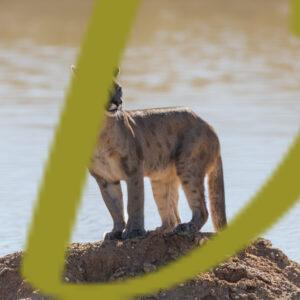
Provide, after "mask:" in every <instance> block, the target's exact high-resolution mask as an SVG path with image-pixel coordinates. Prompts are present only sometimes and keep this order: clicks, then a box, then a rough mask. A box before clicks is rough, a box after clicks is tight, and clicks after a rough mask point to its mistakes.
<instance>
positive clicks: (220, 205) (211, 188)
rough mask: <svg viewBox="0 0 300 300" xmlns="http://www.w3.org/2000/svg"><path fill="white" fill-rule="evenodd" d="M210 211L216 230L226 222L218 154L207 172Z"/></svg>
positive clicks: (220, 161) (222, 180) (220, 160)
mask: <svg viewBox="0 0 300 300" xmlns="http://www.w3.org/2000/svg"><path fill="white" fill-rule="evenodd" d="M208 192H209V200H210V213H211V217H212V222H213V225H214V228H215V230H216V231H219V230H221V229H222V228H223V227H224V226H226V224H227V220H226V210H225V192H224V179H223V166H222V159H221V156H220V155H219V156H218V158H217V159H216V160H215V162H214V165H213V167H212V169H211V171H210V173H209V174H208Z"/></svg>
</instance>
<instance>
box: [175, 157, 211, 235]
mask: <svg viewBox="0 0 300 300" xmlns="http://www.w3.org/2000/svg"><path fill="white" fill-rule="evenodd" d="M207 166H208V163H207V160H206V157H205V156H204V155H195V156H194V157H189V158H186V159H185V160H182V161H180V160H179V161H178V162H177V164H176V168H177V174H178V176H179V178H180V181H181V184H182V188H183V191H184V193H185V196H186V198H187V201H188V204H189V206H190V208H191V210H192V219H191V221H190V222H188V223H183V224H180V225H178V226H177V228H176V231H177V232H182V231H199V230H200V229H201V228H202V227H203V225H204V224H205V223H206V221H207V219H208V210H207V207H206V203H205V193H204V178H205V174H206V171H207Z"/></svg>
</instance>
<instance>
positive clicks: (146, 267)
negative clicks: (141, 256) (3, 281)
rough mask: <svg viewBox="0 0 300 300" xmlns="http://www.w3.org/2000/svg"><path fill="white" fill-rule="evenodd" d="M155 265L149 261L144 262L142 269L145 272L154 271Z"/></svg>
mask: <svg viewBox="0 0 300 300" xmlns="http://www.w3.org/2000/svg"><path fill="white" fill-rule="evenodd" d="M156 269H157V268H156V266H155V265H153V264H149V263H144V264H143V270H144V272H145V273H150V272H154V271H156Z"/></svg>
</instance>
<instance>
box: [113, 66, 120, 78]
mask: <svg viewBox="0 0 300 300" xmlns="http://www.w3.org/2000/svg"><path fill="white" fill-rule="evenodd" d="M119 74H120V68H116V69H115V70H114V77H115V78H117V77H118V75H119Z"/></svg>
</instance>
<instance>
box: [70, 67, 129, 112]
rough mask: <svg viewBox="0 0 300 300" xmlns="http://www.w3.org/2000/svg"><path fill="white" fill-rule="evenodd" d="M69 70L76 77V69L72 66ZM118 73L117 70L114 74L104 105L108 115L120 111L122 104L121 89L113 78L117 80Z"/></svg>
mask: <svg viewBox="0 0 300 300" xmlns="http://www.w3.org/2000/svg"><path fill="white" fill-rule="evenodd" d="M71 69H72V71H73V73H74V74H75V75H76V73H77V69H76V67H75V66H74V65H72V66H71ZM119 73H120V69H119V68H117V69H116V70H115V72H114V81H113V85H112V88H111V91H110V93H109V102H108V103H107V105H106V110H107V111H108V112H110V113H115V112H117V111H120V110H122V104H123V100H122V87H121V86H120V85H119V84H118V83H117V81H116V80H115V78H117V76H118V75H119Z"/></svg>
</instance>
